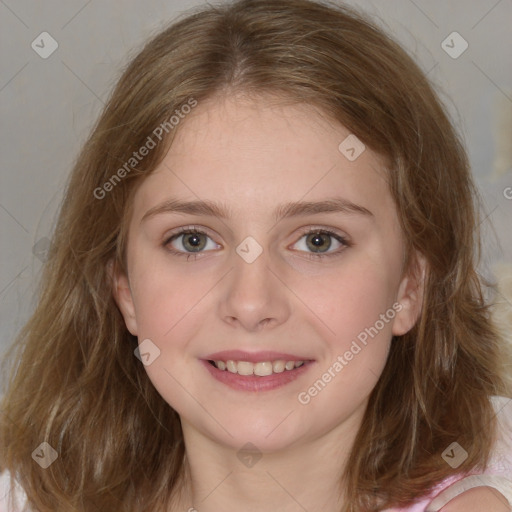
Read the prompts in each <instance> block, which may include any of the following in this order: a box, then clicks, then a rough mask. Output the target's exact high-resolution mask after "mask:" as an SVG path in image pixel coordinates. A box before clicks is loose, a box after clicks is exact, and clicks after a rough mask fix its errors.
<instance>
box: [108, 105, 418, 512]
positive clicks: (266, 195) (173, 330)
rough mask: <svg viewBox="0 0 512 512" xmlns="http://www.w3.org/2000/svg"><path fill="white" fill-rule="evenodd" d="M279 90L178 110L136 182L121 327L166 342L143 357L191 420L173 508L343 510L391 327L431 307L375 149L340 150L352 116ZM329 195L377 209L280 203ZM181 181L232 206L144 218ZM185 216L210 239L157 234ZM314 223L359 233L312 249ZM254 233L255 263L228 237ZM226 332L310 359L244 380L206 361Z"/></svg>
mask: <svg viewBox="0 0 512 512" xmlns="http://www.w3.org/2000/svg"><path fill="white" fill-rule="evenodd" d="M270 100H271V98H264V97H259V98H252V99H249V98H246V97H241V96H230V97H227V96H226V97H222V98H221V97H216V98H214V99H213V100H210V101H208V102H204V103H201V104H199V105H198V106H197V107H196V108H195V109H194V110H193V112H192V113H191V114H189V115H188V116H187V118H186V119H185V120H184V121H182V124H181V125H180V126H179V130H178V132H177V134H176V138H175V140H174V142H173V145H172V146H171V149H170V151H169V152H168V154H167V155H166V157H165V159H164V161H163V162H162V163H161V164H160V165H159V167H158V168H157V169H156V170H155V171H154V172H153V173H152V174H151V175H150V176H149V177H148V178H146V179H145V180H144V181H143V183H142V185H141V186H140V188H139V189H138V190H137V192H136V194H135V198H134V204H133V212H132V217H131V219H130V222H129V232H128V233H129V234H128V244H127V269H128V275H124V274H122V273H119V272H118V273H117V274H116V276H115V280H116V287H115V290H116V291H115V296H116V301H117V303H118V305H119V308H120V310H121V312H122V314H123V316H124V319H125V322H126V326H127V328H128V330H129V331H130V332H131V333H132V334H133V335H136V336H138V339H139V343H140V342H141V341H142V340H145V339H147V338H149V339H150V340H151V341H152V343H154V345H156V346H157V347H158V348H159V350H160V355H159V357H158V358H156V359H155V360H154V362H152V363H151V364H150V365H148V366H145V369H146V371H147V374H148V376H149V378H150V379H151V381H152V383H153V384H154V386H155V388H156V389H157V390H158V392H159V393H160V394H161V395H162V397H163V398H164V399H165V400H166V401H167V403H169V404H170V405H171V406H172V407H173V408H175V409H176V410H177V411H178V413H179V415H180V418H181V422H182V427H183V433H184V438H185V445H186V452H187V458H186V465H185V467H186V472H187V473H186V474H187V479H186V483H185V485H184V487H183V494H182V496H181V497H180V498H177V499H178V501H177V503H176V504H173V505H172V509H173V510H174V509H176V510H189V508H191V507H195V508H196V509H197V510H200V511H201V512H210V511H218V510H244V511H246V512H251V511H259V510H280V511H284V512H292V511H293V512H295V511H302V510H304V508H305V509H307V510H308V511H310V512H313V511H320V510H322V511H326V510H332V511H334V510H338V509H339V508H340V505H341V504H342V502H343V496H342V495H340V492H339V490H338V488H337V484H338V480H339V475H341V474H342V471H343V469H344V467H345V463H346V457H347V455H348V453H349V451H350V448H351V446H352V444H353V442H354V438H355V435H356V433H357V431H358V428H359V425H360V423H361V420H362V417H363V414H364V411H365V407H366V405H367V401H368V396H369V394H370V393H371V391H372V389H373V388H374V386H375V385H376V383H377V380H378V378H379V376H380V374H381V372H382V370H383V368H384V365H385V362H386V358H387V355H388V351H389V347H390V343H391V337H392V335H401V334H404V333H405V332H407V331H408V330H409V329H411V327H412V326H413V325H414V323H415V321H416V319H417V317H418V315H419V312H420V309H421V298H420V297H421V295H422V294H421V291H422V281H421V280H416V279H413V277H412V276H411V275H408V274H406V273H404V272H403V268H402V262H403V252H404V244H403V240H402V235H401V231H400V228H399V222H398V218H397V214H396V211H395V208H394V205H393V201H392V198H391V195H390V193H389V191H388V189H387V186H386V181H385V176H386V175H385V169H384V164H383V162H382V161H381V159H380V158H379V157H378V155H376V154H374V153H373V152H372V151H370V150H369V149H368V148H367V149H366V150H365V151H364V152H363V153H362V154H361V155H360V156H359V157H358V158H357V159H356V160H355V161H352V162H351V161H349V160H348V159H347V158H345V156H344V155H343V154H341V153H340V151H339V150H338V145H339V144H340V143H341V142H342V141H343V140H344V139H345V138H346V137H347V136H348V135H349V133H350V132H349V131H348V130H347V129H346V128H345V127H343V126H341V125H339V124H336V123H332V122H329V121H328V120H326V118H325V117H324V116H321V115H320V114H319V113H318V112H316V111H314V110H313V109H312V108H310V107H308V106H304V105H302V106H298V105H296V106H291V105H287V106H284V105H280V104H279V102H276V101H270ZM333 196H339V197H343V198H345V199H347V200H350V201H352V202H353V203H356V204H358V205H360V206H363V207H365V208H367V209H368V210H370V211H371V213H372V215H361V214H355V213H347V212H343V213H340V212H337V213H321V214H309V215H307V216H301V217H292V218H286V219H282V220H280V221H278V222H276V221H275V220H274V219H273V217H272V212H273V210H274V208H276V206H278V205H280V204H282V203H285V202H289V201H290V202H291V201H301V200H302V201H320V200H324V199H327V198H331V197H333ZM171 197H173V198H179V199H181V200H184V201H185V200H188V201H190V200H198V199H202V200H212V201H218V202H221V203H223V204H225V205H226V206H227V207H228V209H229V211H230V212H231V216H230V217H228V218H225V219H221V218H218V217H214V216H209V215H203V214H202V215H192V214H184V213H176V212H167V213H161V214H157V215H155V216H153V217H151V218H149V219H147V220H145V221H142V222H141V219H142V218H143V216H144V215H145V214H146V212H148V211H149V210H150V209H152V208H154V207H155V206H157V205H160V204H161V203H163V202H164V201H166V200H168V199H169V198H171ZM191 225H192V226H195V227H196V228H198V229H201V230H203V231H207V236H205V235H200V241H201V242H202V243H203V244H205V245H204V249H203V250H202V252H201V253H199V254H198V253H191V252H190V245H189V246H188V248H189V252H188V253H187V250H186V247H185V246H184V245H183V242H184V240H185V239H186V238H187V237H186V236H181V237H178V238H176V239H174V240H173V241H171V242H169V243H167V245H165V242H166V241H168V239H169V238H170V237H171V236H172V235H173V234H174V233H175V232H176V230H177V229H178V228H180V227H184V226H189V227H190V226H191ZM309 227H311V228H318V227H321V228H323V229H329V230H332V231H334V232H335V233H336V234H339V235H342V236H345V237H347V238H348V239H349V241H350V245H349V246H343V245H341V244H340V243H338V242H337V241H336V239H335V238H329V237H326V239H325V240H324V244H325V245H324V246H323V248H324V250H327V252H328V253H329V254H334V253H337V255H336V256H331V257H324V258H316V259H311V258H308V256H311V255H314V254H315V253H314V249H315V248H314V246H312V244H311V243H309V244H307V243H306V242H307V236H306V235H304V234H303V233H302V232H301V228H309ZM248 236H251V237H253V238H254V239H255V240H256V241H257V242H258V244H259V245H260V246H261V248H262V250H263V252H262V254H261V255H260V256H259V257H258V258H257V259H256V260H255V261H254V262H252V263H247V262H246V261H245V260H244V259H242V258H241V257H240V256H239V255H238V254H237V252H236V248H237V246H238V245H239V244H240V243H241V242H242V241H243V240H244V239H245V238H246V237H248ZM189 239H190V235H189ZM329 241H330V242H331V246H330V247H329V248H328V249H327V246H328V244H329ZM170 249H174V250H176V251H181V252H182V253H185V254H196V255H197V259H195V258H194V256H192V257H190V258H189V259H188V260H187V257H186V256H185V257H184V256H181V257H180V256H177V255H175V254H173V253H172V252H170ZM419 261H420V263H419V265H420V269H422V270H424V264H423V260H421V259H420V260H419ZM420 275H421V272H420ZM397 302H398V303H400V304H401V306H402V309H401V311H400V312H399V313H397V314H396V316H395V317H394V319H393V320H392V321H389V322H388V323H386V324H385V326H384V328H383V329H382V330H380V331H379V333H378V335H376V336H375V337H374V338H373V339H371V338H370V339H369V342H368V344H367V345H366V346H365V347H364V348H363V349H362V350H361V351H360V352H359V353H358V354H357V355H356V356H355V357H354V358H353V359H352V360H351V361H350V362H349V363H348V364H347V365H346V366H345V367H344V368H343V370H342V371H341V372H339V373H337V375H336V377H335V378H333V379H332V380H331V382H329V383H328V385H327V386H326V387H325V388H324V389H323V390H322V391H321V392H320V393H318V395H317V396H315V397H314V398H312V399H311V401H310V402H309V403H308V404H307V405H303V404H301V403H299V401H298V399H297V396H298V394H299V393H300V392H303V391H307V389H308V388H309V387H310V386H311V385H312V383H313V382H315V380H317V379H319V378H320V377H321V376H322V374H323V373H324V372H325V371H326V370H327V369H328V368H329V367H332V365H333V363H334V362H335V361H336V358H337V357H338V356H339V355H342V354H344V353H345V352H346V351H347V350H348V349H349V348H350V345H351V343H352V341H353V340H355V339H356V337H357V335H358V334H359V333H361V331H363V330H364V329H365V328H367V327H370V326H373V325H374V324H375V322H376V321H377V320H378V319H379V315H381V314H383V313H385V312H386V311H388V310H389V309H390V308H391V307H392V305H393V304H394V303H397ZM230 349H241V350H246V351H248V352H257V351H262V350H275V351H281V352H287V353H291V354H296V355H300V356H303V357H305V358H307V359H312V360H314V361H315V362H314V364H313V365H312V366H311V367H310V368H309V370H308V372H306V373H305V374H304V375H303V376H302V377H300V378H299V379H297V380H295V381H293V382H292V383H289V384H287V385H286V386H284V387H281V388H278V389H276V390H272V391H264V392H259V393H254V392H247V391H237V390H233V389H231V388H229V387H227V386H226V385H224V384H222V383H220V382H218V381H216V380H215V379H213V378H212V377H211V376H210V374H209V373H208V371H207V370H206V369H205V368H204V367H203V364H202V363H201V362H200V359H203V358H205V357H206V356H207V355H208V354H211V353H213V352H217V351H221V350H230ZM248 442H250V443H252V444H253V445H255V446H256V447H257V450H258V453H259V454H260V455H261V456H262V457H261V459H259V460H258V461H257V463H256V464H254V465H252V466H251V467H248V466H247V465H245V464H243V463H242V462H241V460H240V459H239V458H238V457H237V453H238V451H239V450H240V448H241V447H243V446H244V445H246V443H248ZM313 484H314V485H313ZM262 489H265V492H264V493H263V492H261V490H262Z"/></svg>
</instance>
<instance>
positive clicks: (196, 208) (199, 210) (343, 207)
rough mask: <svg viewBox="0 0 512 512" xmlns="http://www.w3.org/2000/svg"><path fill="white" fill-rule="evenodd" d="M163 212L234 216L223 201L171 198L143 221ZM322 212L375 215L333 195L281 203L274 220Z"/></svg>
mask: <svg viewBox="0 0 512 512" xmlns="http://www.w3.org/2000/svg"><path fill="white" fill-rule="evenodd" d="M161 213H185V214H189V215H205V216H211V217H218V218H221V219H228V218H229V217H230V216H232V214H231V212H230V209H229V208H228V207H227V206H225V205H223V204H222V203H217V202H214V201H208V200H201V201H180V200H178V199H169V200H167V201H165V202H163V203H161V204H159V205H157V206H154V207H153V208H150V209H149V210H148V211H147V212H146V213H145V214H144V216H143V217H142V219H141V223H142V222H144V221H147V220H148V219H150V218H152V217H154V216H155V215H158V214H161ZM320 213H345V214H359V215H363V216H366V217H369V218H371V217H374V215H373V213H372V212H371V211H370V210H368V209H367V208H365V207H364V206H361V205H358V204H355V203H353V202H352V201H349V200H347V199H343V198H341V197H333V198H330V199H325V200H323V201H299V202H289V203H284V204H282V205H279V206H278V207H277V208H276V209H275V210H274V213H273V218H274V221H278V220H281V219H285V218H290V217H299V216H306V215H316V214H320Z"/></svg>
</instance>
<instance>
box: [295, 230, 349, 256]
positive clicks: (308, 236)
mask: <svg viewBox="0 0 512 512" xmlns="http://www.w3.org/2000/svg"><path fill="white" fill-rule="evenodd" d="M333 242H334V243H333ZM294 245H298V246H299V250H300V251H304V252H309V251H311V252H310V253H309V254H308V257H309V258H323V257H330V256H337V255H339V254H340V253H341V252H342V251H343V250H344V248H346V247H350V244H349V242H348V240H347V239H346V238H345V237H343V236H341V235H339V234H337V233H335V232H333V231H330V230H328V229H320V228H309V229H307V230H306V231H304V232H303V236H302V237H301V238H300V239H299V240H298V241H297V242H296V243H295V244H294ZM333 245H334V250H332V251H329V249H331V248H332V247H333Z"/></svg>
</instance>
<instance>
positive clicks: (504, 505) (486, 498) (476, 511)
mask: <svg viewBox="0 0 512 512" xmlns="http://www.w3.org/2000/svg"><path fill="white" fill-rule="evenodd" d="M482 510H492V511H493V512H510V511H511V510H512V509H511V506H510V505H509V503H508V501H507V499H506V498H505V497H504V496H503V494H501V493H500V492H498V491H497V490H496V489H493V488H492V487H476V488H474V489H470V490H469V491H465V492H464V493H462V494H461V495H459V496H457V497H456V498H454V499H453V500H451V501H450V502H449V503H448V504H447V505H445V506H444V507H443V508H441V510H440V512H481V511H482Z"/></svg>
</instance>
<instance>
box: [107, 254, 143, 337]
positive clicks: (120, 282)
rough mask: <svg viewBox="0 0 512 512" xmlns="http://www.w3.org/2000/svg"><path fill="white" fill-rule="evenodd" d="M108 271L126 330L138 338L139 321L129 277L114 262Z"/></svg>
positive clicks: (110, 263)
mask: <svg viewBox="0 0 512 512" xmlns="http://www.w3.org/2000/svg"><path fill="white" fill-rule="evenodd" d="M107 271H108V274H109V276H110V279H111V282H112V293H113V295H114V300H115V301H116V304H117V306H118V307H119V310H120V311H121V314H122V315H123V318H124V322H125V324H126V328H127V329H128V330H129V331H130V333H131V334H133V335H134V336H137V320H136V317H135V305H134V303H133V298H132V291H131V289H130V283H129V281H128V276H127V275H126V273H125V272H124V271H122V270H121V269H119V268H118V266H117V265H116V264H115V262H114V260H110V261H109V262H108V265H107Z"/></svg>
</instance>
